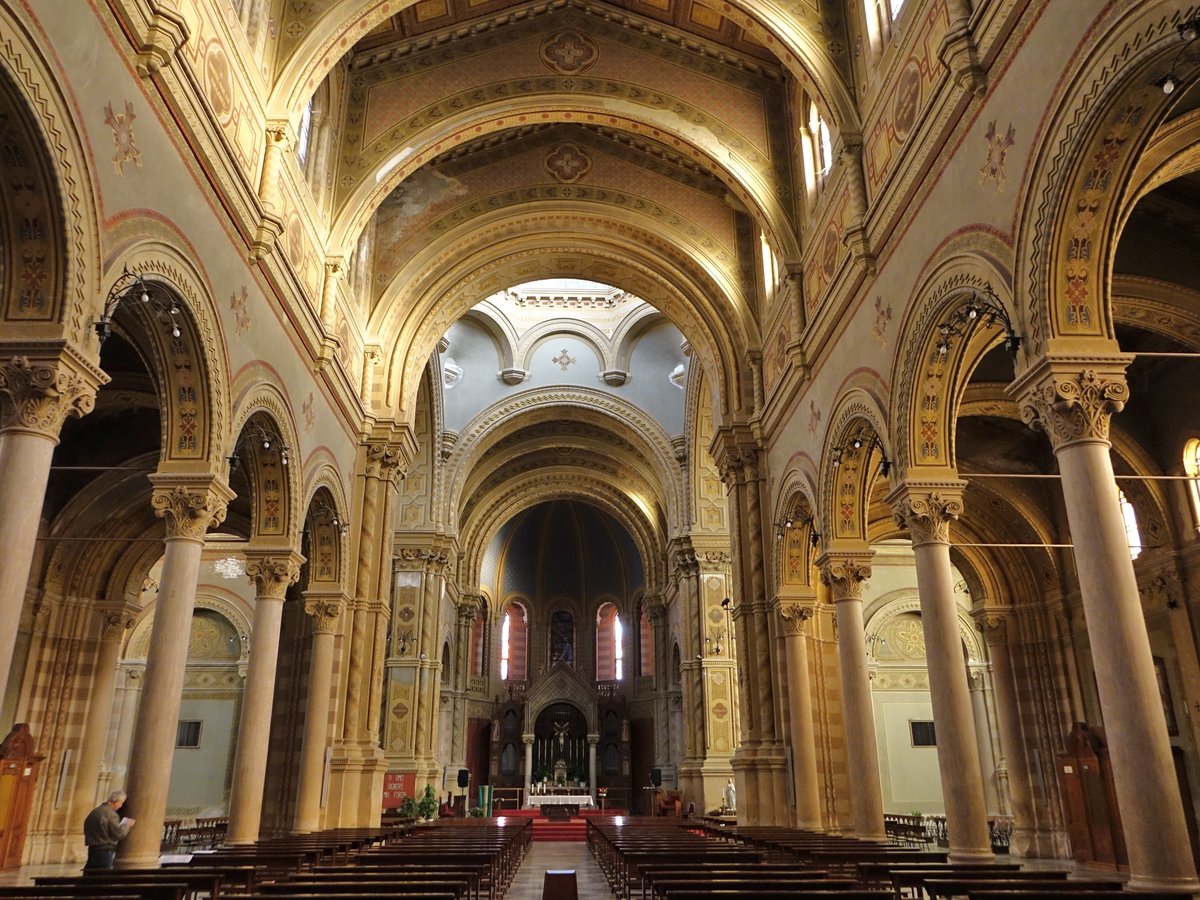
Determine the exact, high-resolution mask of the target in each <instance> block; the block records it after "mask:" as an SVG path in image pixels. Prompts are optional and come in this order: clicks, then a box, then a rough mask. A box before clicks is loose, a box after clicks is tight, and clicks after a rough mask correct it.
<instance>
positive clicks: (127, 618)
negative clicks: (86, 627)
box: [100, 611, 133, 641]
mask: <svg viewBox="0 0 1200 900" xmlns="http://www.w3.org/2000/svg"><path fill="white" fill-rule="evenodd" d="M132 627H133V616H132V615H131V614H130V613H127V612H120V611H117V612H106V613H104V614H103V615H102V616H101V618H100V640H102V641H115V640H119V639H120V638H121V635H123V634H124V633H125V632H126V631H128V630H129V629H130V628H132Z"/></svg>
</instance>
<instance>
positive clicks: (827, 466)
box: [819, 388, 888, 546]
mask: <svg viewBox="0 0 1200 900" xmlns="http://www.w3.org/2000/svg"><path fill="white" fill-rule="evenodd" d="M833 409H834V411H833V414H832V415H831V416H830V417H829V429H828V431H826V433H825V446H824V448H823V449H822V452H821V486H822V490H821V500H820V502H821V506H820V515H819V519H820V520H821V522H822V523H823V524H824V526H825V533H824V534H822V536H821V537H822V542H823V544H824V545H825V546H828V545H829V544H830V543H832V542H834V541H836V542H838V543H843V542H850V543H859V542H861V543H865V542H866V541H867V539H868V534H867V524H868V523H867V505H868V499H869V497H870V496H871V486H872V485H873V484H874V483H875V477H876V475H877V474H878V473H879V470H880V465H879V464H878V463H877V462H876V460H877V454H881V456H879V457H878V458H879V462H882V458H883V457H885V456H886V454H887V446H888V444H887V437H886V436H887V428H886V427H885V425H884V423H885V422H886V418H885V416H884V412H883V410H882V409H881V408H880V406H879V404H878V403H877V402H876V401H875V399H874V398H873V397H871V396H870V395H869V394H868V393H867V392H866V391H865V390H863V389H862V388H851V389H850V390H849V391H847V392H846V393H845V394H844V395H843V396H842V397H841V398H840V399H839V400H838V402H837V403H836V404H835V405H834V408H833ZM872 435H873V436H875V438H876V440H875V442H873V443H867V441H870V437H871V436H872ZM856 437H857V438H860V439H865V440H864V444H865V449H866V451H867V452H865V453H860V452H849V453H848V452H846V451H845V448H846V447H848V446H850V445H851V443H852V441H853V440H854V439H855V438H856ZM860 449H861V448H860ZM838 451H841V452H838Z"/></svg>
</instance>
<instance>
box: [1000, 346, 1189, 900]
mask: <svg viewBox="0 0 1200 900" xmlns="http://www.w3.org/2000/svg"><path fill="white" fill-rule="evenodd" d="M1129 359H1130V358H1129V357H1121V358H1117V359H1111V360H1107V361H1103V362H1100V361H1097V359H1096V357H1094V356H1093V357H1088V358H1084V359H1062V358H1059V359H1045V360H1041V361H1040V362H1039V363H1037V364H1036V365H1034V366H1032V367H1031V368H1030V369H1029V370H1027V371H1026V372H1025V373H1024V374H1023V375H1022V376H1021V378H1019V379H1018V380H1017V381H1016V382H1014V383H1013V385H1012V386H1011V387H1010V389H1009V390H1010V392H1011V393H1012V394H1014V395H1015V396H1018V397H1020V398H1021V403H1020V405H1021V415H1022V417H1023V418H1024V419H1025V421H1026V422H1027V423H1029V424H1030V425H1032V426H1033V427H1036V428H1039V429H1042V430H1044V431H1045V432H1046V434H1047V435H1048V436H1049V438H1050V441H1051V443H1052V444H1053V446H1054V455H1055V456H1056V457H1057V458H1058V467H1059V471H1060V472H1061V474H1062V488H1063V496H1064V499H1065V500H1066V512H1067V521H1068V524H1069V525H1070V529H1071V542H1072V543H1073V544H1074V547H1075V560H1076V566H1075V568H1076V572H1077V575H1078V578H1079V589H1080V594H1081V597H1082V601H1083V610H1084V617H1085V619H1086V620H1087V632H1088V640H1089V642H1090V644H1091V647H1092V656H1093V658H1094V659H1095V661H1096V665H1095V675H1096V686H1097V688H1098V689H1099V692H1100V708H1101V710H1102V712H1103V714H1104V730H1105V735H1106V737H1107V739H1108V749H1109V754H1110V757H1111V759H1112V768H1113V780H1114V782H1115V783H1116V793H1117V802H1118V804H1119V806H1120V812H1121V824H1122V826H1123V828H1124V831H1125V844H1126V846H1127V848H1128V851H1129V872H1130V880H1129V886H1130V887H1131V888H1132V889H1134V890H1141V891H1150V890H1176V891H1191V892H1196V891H1198V890H1200V882H1198V881H1197V879H1196V870H1195V868H1194V867H1193V864H1192V854H1191V849H1190V847H1189V846H1188V834H1187V828H1186V825H1185V821H1184V815H1183V804H1182V802H1181V801H1180V797H1179V785H1178V783H1177V782H1176V778H1175V766H1174V763H1173V761H1172V758H1171V744H1170V738H1169V737H1168V735H1167V725H1166V721H1165V720H1164V718H1163V713H1162V702H1161V698H1160V697H1159V693H1158V684H1157V680H1156V677H1155V672H1154V660H1153V657H1152V654H1151V651H1150V639H1149V636H1148V634H1147V631H1146V620H1145V617H1144V615H1143V613H1142V605H1141V600H1140V598H1139V596H1138V586H1137V579H1136V577H1135V575H1134V571H1133V561H1132V560H1131V559H1130V556H1129V545H1128V543H1127V541H1126V538H1125V526H1124V522H1123V521H1122V518H1121V510H1120V506H1119V504H1118V501H1117V484H1116V480H1115V479H1114V478H1113V468H1112V459H1111V458H1110V456H1109V448H1110V446H1111V445H1110V443H1109V440H1108V428H1109V420H1110V418H1111V417H1112V414H1113V413H1115V412H1120V410H1121V409H1122V408H1123V407H1124V405H1125V400H1126V398H1127V397H1128V396H1129V388H1128V386H1127V385H1126V383H1125V375H1124V370H1125V366H1126V365H1127V364H1128V361H1129Z"/></svg>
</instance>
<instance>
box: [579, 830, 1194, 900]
mask: <svg viewBox="0 0 1200 900" xmlns="http://www.w3.org/2000/svg"><path fill="white" fill-rule="evenodd" d="M587 845H588V849H589V850H590V852H591V854H592V856H593V857H594V858H595V860H596V862H597V864H598V865H599V866H600V868H601V870H602V871H603V872H604V875H605V877H606V878H607V879H608V883H609V886H610V887H611V888H612V890H613V893H614V894H616V896H617V897H619V898H621V900H630V898H632V897H634V896H637V897H640V898H642V900H660V898H661V900H713V898H723V897H739V896H758V897H763V898H766V900H771V898H774V897H779V898H783V897H795V898H828V900H897V898H929V900H948V898H952V897H968V898H970V900H1050V898H1064V897H1066V898H1068V900H1117V898H1121V900H1129V898H1131V897H1138V898H1142V900H1147V898H1151V900H1168V898H1170V900H1179V898H1184V897H1191V895H1190V894H1182V893H1171V892H1161V893H1153V892H1150V893H1145V892H1139V893H1137V894H1132V893H1126V892H1124V891H1123V889H1122V885H1121V883H1120V882H1119V881H1116V880H1084V879H1072V878H1068V874H1069V873H1068V872H1067V871H1066V870H1045V869H1041V870H1038V869H1026V868H1023V867H1022V866H1021V864H1020V863H1017V862H1004V863H1000V862H985V863H968V864H964V863H952V862H950V861H949V860H948V855H947V852H946V851H944V850H933V851H930V850H915V849H908V848H904V847H899V846H897V845H895V844H892V843H889V842H882V841H881V842H874V841H864V840H859V839H857V838H852V837H839V836H835V835H827V834H821V833H816V832H805V831H800V830H798V829H794V828H775V827H754V826H740V827H739V826H724V825H717V824H710V823H704V822H694V821H693V822H687V821H685V822H681V823H674V822H672V821H670V820H664V819H652V818H646V819H638V818H625V819H621V818H616V819H612V820H591V821H589V822H588V830H587Z"/></svg>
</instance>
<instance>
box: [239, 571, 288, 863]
mask: <svg viewBox="0 0 1200 900" xmlns="http://www.w3.org/2000/svg"><path fill="white" fill-rule="evenodd" d="M302 562H303V557H301V556H300V555H299V554H296V553H293V552H289V551H287V550H284V551H282V552H280V551H271V550H268V551H256V550H251V551H247V553H246V575H247V576H248V577H249V578H250V580H251V581H253V582H254V586H255V589H256V594H255V598H254V625H253V632H252V633H251V635H250V641H251V643H250V665H249V668H248V669H247V672H246V687H245V690H244V691H243V692H242V715H241V719H240V721H239V723H238V733H237V750H236V751H235V755H234V757H233V787H232V790H231V791H230V794H229V829H228V831H227V833H226V837H225V842H226V843H228V844H252V843H254V842H255V841H257V840H258V828H259V822H260V820H261V819H262V801H263V787H264V784H265V782H266V774H267V749H268V744H269V741H270V737H271V710H272V707H273V703H274V699H275V670H276V668H277V665H278V662H279V624H280V622H281V621H282V619H283V600H284V596H285V595H286V594H287V589H288V587H289V586H290V585H293V584H295V583H296V581H297V579H299V577H300V565H301V563H302Z"/></svg>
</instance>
